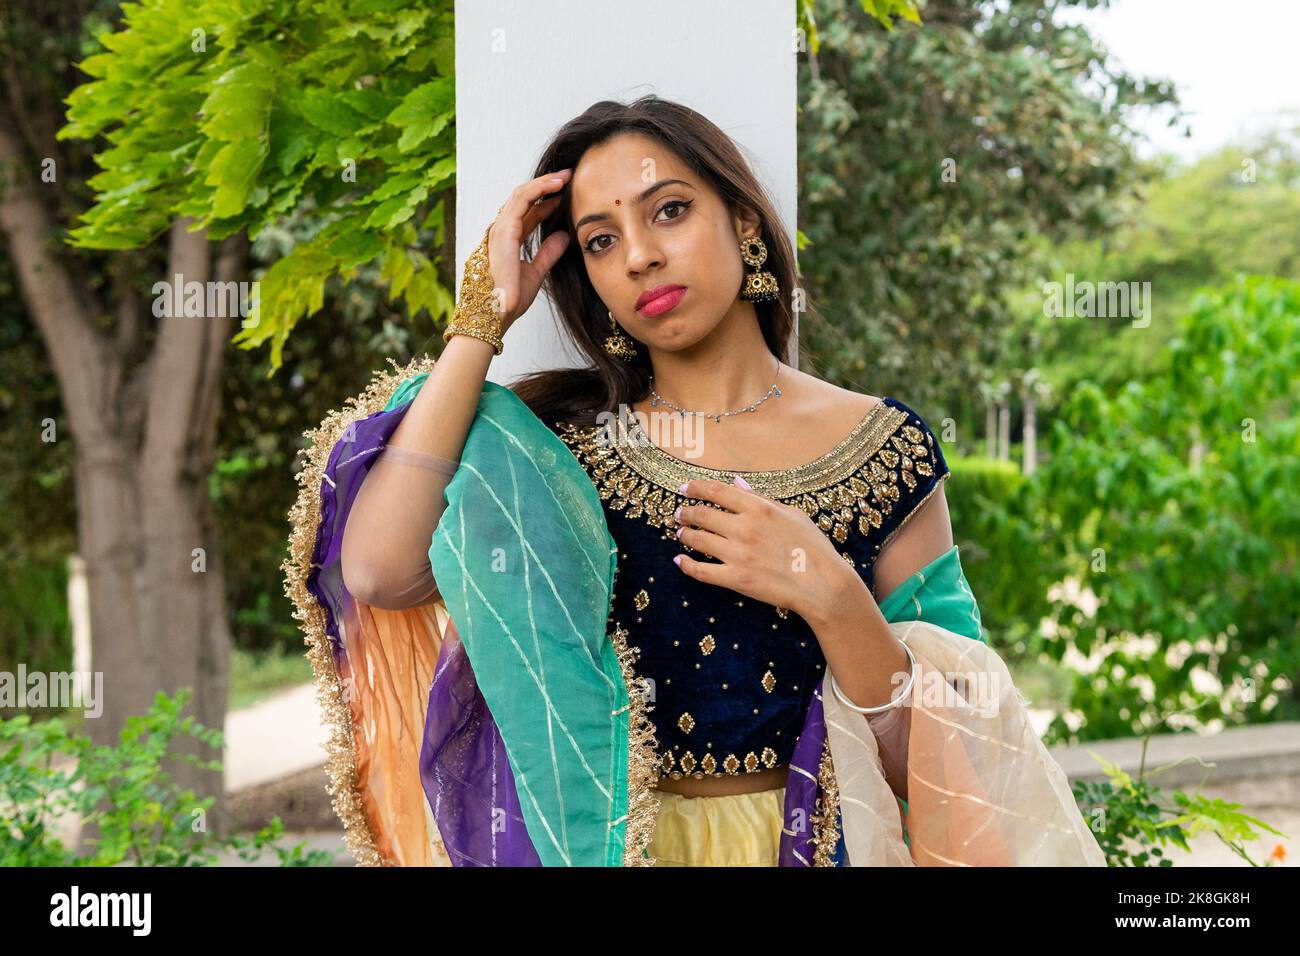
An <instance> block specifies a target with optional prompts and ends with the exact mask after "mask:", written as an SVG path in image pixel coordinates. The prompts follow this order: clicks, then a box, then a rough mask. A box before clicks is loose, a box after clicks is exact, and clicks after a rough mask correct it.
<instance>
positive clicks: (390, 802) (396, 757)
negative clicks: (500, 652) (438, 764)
mask: <svg viewBox="0 0 1300 956" xmlns="http://www.w3.org/2000/svg"><path fill="white" fill-rule="evenodd" d="M341 633H342V637H343V640H344V642H345V644H346V647H347V655H348V662H349V664H350V673H347V674H343V675H340V677H341V680H342V683H343V698H344V700H345V701H346V702H347V705H348V709H349V711H350V713H351V716H352V721H351V722H352V741H353V747H354V753H355V767H356V777H357V780H356V784H357V786H356V791H357V793H359V794H360V798H361V808H360V809H361V812H362V813H363V815H364V824H365V826H366V827H367V828H368V830H369V832H370V833H371V835H372V836H373V838H374V842H375V850H376V851H377V852H378V854H379V856H380V859H381V860H382V862H383V863H385V864H387V865H390V866H451V860H450V859H449V858H448V857H447V855H446V851H445V850H444V849H443V847H442V841H441V839H440V838H439V834H438V827H437V824H436V823H435V822H434V819H433V813H432V811H431V810H430V808H429V801H428V799H427V798H426V796H425V792H424V786H423V784H422V782H421V779H420V746H421V743H422V741H423V738H424V718H425V709H426V707H427V706H428V700H429V686H430V685H431V684H432V683H433V672H434V667H435V666H436V665H437V662H438V654H439V652H440V651H441V649H442V645H443V641H444V640H445V639H446V640H454V639H455V630H454V628H453V627H452V624H451V619H450V618H449V617H448V616H447V609H446V606H445V605H444V604H443V603H442V602H441V601H439V602H436V603H433V604H428V605H425V606H422V607H416V608H411V609H408V610H401V611H389V610H384V609H382V608H375V607H370V606H369V605H366V604H362V603H359V602H348V609H347V612H346V615H345V619H344V622H343V627H342V630H341ZM345 819H346V817H345ZM349 822H350V823H351V821H349Z"/></svg>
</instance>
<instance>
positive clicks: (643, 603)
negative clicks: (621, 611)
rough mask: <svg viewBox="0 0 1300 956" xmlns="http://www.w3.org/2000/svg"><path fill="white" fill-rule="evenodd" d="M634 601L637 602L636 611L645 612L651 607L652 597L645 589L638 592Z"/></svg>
mask: <svg viewBox="0 0 1300 956" xmlns="http://www.w3.org/2000/svg"><path fill="white" fill-rule="evenodd" d="M633 600H635V601H636V609H637V610H638V611H644V610H645V609H646V608H647V607H649V606H650V595H649V594H647V593H646V590H645V588H642V589H641V590H640V591H637V592H636V597H635V598H634V599H633Z"/></svg>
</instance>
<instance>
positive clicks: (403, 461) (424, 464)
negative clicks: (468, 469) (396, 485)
mask: <svg viewBox="0 0 1300 956" xmlns="http://www.w3.org/2000/svg"><path fill="white" fill-rule="evenodd" d="M379 458H380V460H381V461H395V462H397V463H398V464H399V465H414V466H415V467H417V468H427V469H428V470H429V471H436V472H440V473H442V474H444V475H454V474H456V469H457V468H459V467H460V462H458V461H453V460H452V459H450V458H443V457H442V456H441V455H430V454H429V453H428V452H423V451H416V450H415V449H414V448H406V447H404V446H402V445H385V446H384V450H383V452H382V453H381V454H380V456H379Z"/></svg>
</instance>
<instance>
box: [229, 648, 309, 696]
mask: <svg viewBox="0 0 1300 956" xmlns="http://www.w3.org/2000/svg"><path fill="white" fill-rule="evenodd" d="M311 679H312V674H311V662H310V661H308V660H307V656H306V654H305V653H304V652H302V651H296V652H294V653H286V652H283V651H272V652H266V653H253V652H250V651H242V650H239V649H238V648H232V649H231V652H230V698H229V704H228V706H229V708H230V709H231V710H243V709H244V708H245V707H251V706H252V705H253V704H255V703H257V702H258V701H260V700H264V699H265V698H267V697H269V696H271V695H272V694H275V693H277V692H279V691H282V690H285V689H287V688H290V687H295V686H297V685H298V684H310V683H311Z"/></svg>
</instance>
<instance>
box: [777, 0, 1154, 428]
mask: <svg viewBox="0 0 1300 956" xmlns="http://www.w3.org/2000/svg"><path fill="white" fill-rule="evenodd" d="M1097 5H1098V3H1097V2H1096V0H1080V2H1077V3H1070V2H1064V3H1057V2H1048V0H1011V2H1008V3H999V4H988V3H982V2H976V0H932V2H928V3H925V4H923V5H921V7H920V11H921V19H922V21H923V22H924V24H925V27H924V29H916V28H915V27H913V26H912V25H911V24H908V23H903V24H900V25H899V26H897V27H896V28H895V29H893V30H892V31H888V32H886V31H882V30H879V29H877V28H876V26H875V23H874V21H873V20H871V19H870V18H869V17H868V16H867V15H866V14H864V13H862V12H861V11H859V10H857V9H856V8H855V6H854V4H853V3H852V2H850V0H824V2H819V3H818V4H817V9H818V12H819V36H820V40H821V44H820V47H819V49H818V51H817V53H816V55H815V56H812V57H809V58H808V59H807V60H806V62H803V63H801V67H800V70H801V77H800V80H801V83H802V84H803V89H804V95H803V96H802V97H801V101H802V109H801V111H800V122H799V152H800V157H799V158H800V167H801V171H802V179H803V189H802V191H801V202H800V223H801V228H802V230H803V232H804V233H805V234H806V236H807V239H808V241H809V243H810V244H809V245H808V247H807V248H806V249H805V250H804V252H803V254H802V255H801V257H800V266H801V269H802V271H803V273H804V275H805V276H806V277H807V284H808V286H809V288H810V289H811V291H812V294H813V296H814V298H816V299H817V300H818V302H819V307H820V310H821V313H822V315H823V316H824V318H825V322H824V323H822V324H811V325H810V327H806V328H803V329H801V332H802V333H803V335H804V340H805V342H806V344H807V347H808V349H809V351H810V352H811V353H813V354H814V355H815V356H817V358H818V359H819V360H820V363H819V364H820V370H821V371H822V372H823V373H824V374H825V375H826V376H827V377H829V378H831V379H833V380H836V381H839V382H843V383H855V382H860V383H861V386H860V387H861V388H862V390H866V391H872V392H875V393H876V394H893V395H897V396H898V397H900V398H902V399H903V400H904V401H908V402H909V403H911V404H914V405H916V406H917V407H918V408H921V409H924V410H926V414H927V415H929V416H931V417H934V418H936V419H938V418H942V417H945V416H946V415H951V416H952V417H954V418H955V419H956V420H957V421H958V422H959V423H961V425H962V431H961V435H960V437H961V439H962V440H963V441H965V442H967V443H968V445H967V447H968V450H969V448H970V446H969V442H971V441H973V439H974V427H973V426H974V422H975V421H976V420H979V419H982V410H981V409H977V408H976V407H975V401H974V399H973V396H975V395H976V394H977V386H978V385H979V384H980V383H981V381H982V380H983V379H984V378H985V377H986V376H989V375H991V374H993V373H995V372H997V371H999V370H1000V367H1001V366H1002V364H1003V363H1002V361H1001V360H1002V357H1003V356H1004V354H1005V352H1006V350H1007V348H1008V347H1009V345H1008V343H1007V342H1006V341H1005V338H1004V333H1005V331H1006V329H1007V326H1008V320H1009V314H1010V306H1009V301H1008V295H1009V293H1011V292H1013V291H1014V290H1015V289H1017V288H1019V287H1020V286H1021V285H1022V284H1023V283H1024V281H1025V279H1026V278H1027V277H1028V274H1029V273H1028V266H1029V259H1028V257H1027V255H1026V252H1027V251H1028V248H1029V244H1030V242H1031V241H1032V240H1033V239H1034V237H1036V236H1039V235H1052V236H1064V235H1071V234H1076V233H1078V232H1083V231H1086V232H1091V233H1104V232H1105V231H1107V230H1109V229H1111V228H1112V226H1113V224H1114V223H1115V221H1116V220H1117V218H1118V216H1119V215H1120V213H1121V211H1122V208H1123V202H1124V197H1125V196H1126V195H1128V194H1130V193H1131V192H1132V190H1133V189H1134V188H1135V187H1136V185H1137V184H1138V183H1139V181H1140V176H1139V171H1140V170H1139V165H1138V164H1137V163H1136V161H1135V159H1134V156H1133V151H1132V143H1133V140H1134V135H1133V133H1132V132H1131V128H1130V127H1129V125H1128V124H1129V119H1128V117H1129V116H1130V115H1131V113H1132V111H1133V109H1134V108H1135V107H1138V108H1142V107H1150V106H1155V105H1157V104H1164V103H1169V102H1171V101H1172V99H1173V92H1172V88H1171V86H1170V85H1169V84H1168V83H1165V82H1159V81H1150V80H1145V79H1141V78H1138V77H1134V76H1131V75H1129V74H1127V73H1125V72H1123V71H1122V70H1120V69H1118V68H1117V67H1116V66H1115V65H1114V64H1113V63H1112V62H1111V61H1110V59H1109V57H1108V56H1107V54H1106V51H1105V50H1104V49H1102V48H1101V47H1100V46H1099V44H1098V43H1097V42H1096V41H1095V40H1094V39H1093V38H1092V37H1091V36H1090V35H1089V34H1088V33H1087V31H1086V30H1085V29H1084V28H1083V27H1081V26H1066V25H1062V24H1061V23H1060V19H1061V17H1060V14H1061V11H1063V10H1064V9H1065V8H1067V7H1070V6H1083V7H1093V6H1097ZM1081 77H1087V78H1088V80H1089V82H1086V83H1083V82H1080V78H1081Z"/></svg>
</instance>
